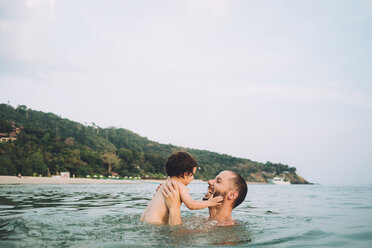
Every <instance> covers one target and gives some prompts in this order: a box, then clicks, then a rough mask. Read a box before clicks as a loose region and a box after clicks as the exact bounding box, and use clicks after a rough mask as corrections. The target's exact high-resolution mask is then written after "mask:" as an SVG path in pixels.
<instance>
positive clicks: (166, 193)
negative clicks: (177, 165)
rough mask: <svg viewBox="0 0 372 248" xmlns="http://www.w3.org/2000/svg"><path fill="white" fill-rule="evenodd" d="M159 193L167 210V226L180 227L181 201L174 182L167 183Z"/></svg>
mask: <svg viewBox="0 0 372 248" xmlns="http://www.w3.org/2000/svg"><path fill="white" fill-rule="evenodd" d="M161 193H162V194H163V197H164V201H165V204H166V205H167V208H168V210H169V220H168V224H169V225H171V226H175V225H181V223H182V220H181V210H180V208H181V200H180V193H179V191H178V187H177V185H176V184H175V183H174V182H167V183H165V184H164V186H163V188H162V189H161Z"/></svg>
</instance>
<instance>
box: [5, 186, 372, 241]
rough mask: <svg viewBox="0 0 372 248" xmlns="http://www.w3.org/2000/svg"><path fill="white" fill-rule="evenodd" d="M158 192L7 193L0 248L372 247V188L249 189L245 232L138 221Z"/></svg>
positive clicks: (197, 215)
mask: <svg viewBox="0 0 372 248" xmlns="http://www.w3.org/2000/svg"><path fill="white" fill-rule="evenodd" d="M157 185H158V184H154V183H140V184H114V185H109V184H101V185H97V184H96V185H0V247H132V246H134V247H148V246H151V247H174V246H178V247H197V246H199V247H206V246H208V247H228V246H235V247H247V246H248V247H372V186H322V185H289V186H279V185H249V186H248V188H249V191H248V195H247V198H246V200H245V201H244V202H243V203H242V205H240V206H239V207H237V208H236V209H235V210H234V211H233V217H234V218H235V219H237V220H238V221H239V225H237V226H233V227H218V226H216V225H215V223H214V222H213V221H212V222H211V221H208V211H207V210H206V209H204V210H196V211H191V210H188V209H186V208H185V207H184V206H182V209H181V211H182V220H183V225H182V226H179V227H168V226H152V225H148V224H144V223H141V222H140V221H139V218H140V215H141V213H142V212H143V210H144V208H145V207H146V205H147V203H148V202H149V200H150V199H151V197H152V194H153V193H154V192H155V189H156V187H157ZM206 189H207V184H206V183H192V184H191V185H190V194H191V196H192V197H193V198H194V199H201V198H202V197H203V195H204V193H205V192H206Z"/></svg>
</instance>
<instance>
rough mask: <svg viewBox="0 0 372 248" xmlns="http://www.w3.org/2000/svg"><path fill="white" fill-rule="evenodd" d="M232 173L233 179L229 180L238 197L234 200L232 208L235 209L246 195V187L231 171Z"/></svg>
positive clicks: (238, 176) (242, 180) (236, 174)
mask: <svg viewBox="0 0 372 248" xmlns="http://www.w3.org/2000/svg"><path fill="white" fill-rule="evenodd" d="M232 173H233V174H234V175H235V177H234V178H232V179H231V181H232V182H233V184H234V186H235V189H236V190H237V191H238V193H239V194H238V197H237V198H236V199H235V201H234V204H233V208H236V207H237V206H239V205H240V203H242V202H243V201H244V199H245V197H246V195H247V192H248V187H247V183H246V182H245V180H244V179H243V178H242V177H241V176H240V175H239V174H238V173H235V172H233V171H232Z"/></svg>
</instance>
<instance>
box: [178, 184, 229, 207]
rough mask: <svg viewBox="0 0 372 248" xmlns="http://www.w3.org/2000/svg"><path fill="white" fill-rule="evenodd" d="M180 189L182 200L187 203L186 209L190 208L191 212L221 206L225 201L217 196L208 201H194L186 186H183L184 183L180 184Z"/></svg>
mask: <svg viewBox="0 0 372 248" xmlns="http://www.w3.org/2000/svg"><path fill="white" fill-rule="evenodd" d="M178 188H179V190H180V196H181V200H182V201H183V202H184V203H185V205H186V207H188V208H189V209H191V210H196V209H203V208H207V207H214V206H217V205H219V204H221V201H222V200H223V197H222V196H217V197H214V198H212V197H211V198H209V199H208V201H194V200H193V199H192V198H191V196H190V194H189V192H188V190H187V188H186V186H185V185H183V184H182V183H179V187H178Z"/></svg>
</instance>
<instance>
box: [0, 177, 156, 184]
mask: <svg viewBox="0 0 372 248" xmlns="http://www.w3.org/2000/svg"><path fill="white" fill-rule="evenodd" d="M152 181H154V182H155V180H152ZM133 183H141V180H129V179H128V180H125V179H122V180H119V179H118V180H115V179H88V178H53V177H27V176H22V177H21V178H18V177H16V176H0V184H133Z"/></svg>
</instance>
